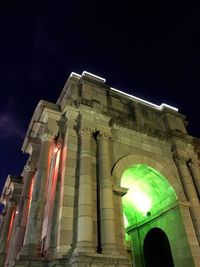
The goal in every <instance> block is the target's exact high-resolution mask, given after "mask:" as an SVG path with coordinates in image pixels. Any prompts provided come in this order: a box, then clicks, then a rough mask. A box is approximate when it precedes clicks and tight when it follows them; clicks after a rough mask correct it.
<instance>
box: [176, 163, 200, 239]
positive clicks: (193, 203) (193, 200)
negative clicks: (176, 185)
mask: <svg viewBox="0 0 200 267" xmlns="http://www.w3.org/2000/svg"><path fill="white" fill-rule="evenodd" d="M175 162H176V166H177V169H178V172H179V175H180V179H181V182H182V185H183V189H184V192H185V195H186V198H187V200H188V201H189V202H190V213H191V217H192V221H193V225H194V229H195V232H196V235H197V239H198V241H199V244H200V204H199V199H198V195H197V192H196V189H195V186H194V183H193V180H192V177H191V175H190V173H189V170H188V168H187V165H186V160H185V159H183V158H175Z"/></svg>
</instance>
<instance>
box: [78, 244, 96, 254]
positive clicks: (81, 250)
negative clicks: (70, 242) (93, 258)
mask: <svg viewBox="0 0 200 267" xmlns="http://www.w3.org/2000/svg"><path fill="white" fill-rule="evenodd" d="M94 253H96V251H95V249H94V246H93V244H92V242H87V241H81V242H79V243H77V246H76V248H75V249H74V252H73V255H79V254H86V255H90V254H94Z"/></svg>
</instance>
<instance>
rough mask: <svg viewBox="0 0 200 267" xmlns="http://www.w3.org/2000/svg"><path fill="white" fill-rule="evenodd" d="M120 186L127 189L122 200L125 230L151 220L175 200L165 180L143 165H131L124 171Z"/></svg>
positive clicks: (175, 197) (172, 191)
mask: <svg viewBox="0 0 200 267" xmlns="http://www.w3.org/2000/svg"><path fill="white" fill-rule="evenodd" d="M121 186H122V187H125V188H128V192H127V194H126V195H125V196H123V198H122V205H123V213H124V224H125V227H126V228H127V227H130V226H134V225H138V224H139V223H140V222H142V221H143V220H147V219H151V218H152V216H156V214H159V212H163V210H164V209H166V208H167V207H169V205H171V204H172V203H174V202H175V201H176V200H177V196H176V193H175V191H174V189H173V187H172V186H171V185H170V184H169V182H168V181H167V179H166V178H165V177H164V176H162V175H161V174H160V173H159V172H158V171H156V170H155V169H154V168H152V167H150V166H148V165H145V164H136V165H132V166H130V167H129V168H128V169H126V170H125V171H124V173H123V175H122V179H121Z"/></svg>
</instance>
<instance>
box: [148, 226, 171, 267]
mask: <svg viewBox="0 0 200 267" xmlns="http://www.w3.org/2000/svg"><path fill="white" fill-rule="evenodd" d="M144 261H145V267H161V266H162V267H174V263H173V258H172V253H171V249H170V244H169V240H168V238H167V236H166V234H165V233H164V232H163V231H162V230H161V229H159V228H153V229H151V230H150V231H149V232H148V233H147V235H146V237H145V240H144Z"/></svg>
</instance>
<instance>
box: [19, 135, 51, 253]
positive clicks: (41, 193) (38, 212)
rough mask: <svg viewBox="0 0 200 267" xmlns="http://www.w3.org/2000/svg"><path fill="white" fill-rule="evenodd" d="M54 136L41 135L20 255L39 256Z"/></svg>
mask: <svg viewBox="0 0 200 267" xmlns="http://www.w3.org/2000/svg"><path fill="white" fill-rule="evenodd" d="M53 137H54V135H53V134H52V133H51V132H49V131H45V132H44V133H43V134H42V135H41V140H42V144H41V150H40V156H39V162H38V166H37V171H36V174H35V178H34V184H33V193H32V201H31V206H30V211H29V216H28V221H27V226H26V232H25V238H24V245H23V249H22V252H21V254H22V255H26V254H29V255H30V254H31V255H36V256H39V255H40V254H41V242H40V241H41V234H42V225H43V217H44V208H45V203H46V193H47V179H48V171H49V163H50V162H49V161H50V152H51V144H52V141H53Z"/></svg>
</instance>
